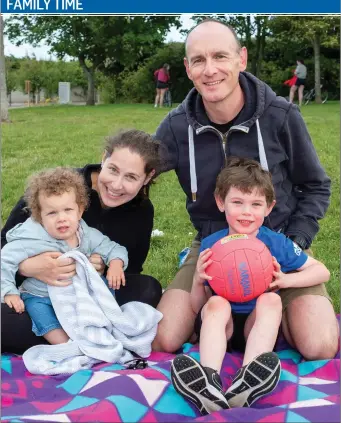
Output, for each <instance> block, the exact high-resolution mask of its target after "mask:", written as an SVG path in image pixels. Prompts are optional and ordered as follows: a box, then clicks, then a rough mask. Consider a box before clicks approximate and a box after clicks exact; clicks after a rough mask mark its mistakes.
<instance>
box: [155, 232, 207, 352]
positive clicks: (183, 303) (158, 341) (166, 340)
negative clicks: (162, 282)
mask: <svg viewBox="0 0 341 423" xmlns="http://www.w3.org/2000/svg"><path fill="white" fill-rule="evenodd" d="M199 249H200V242H199V241H195V240H194V241H193V243H192V247H191V251H190V253H189V254H188V256H187V258H186V260H185V262H184V264H183V265H182V266H181V268H180V269H179V271H178V273H177V274H176V276H175V278H174V280H173V282H172V283H171V284H170V285H169V286H168V287H167V289H166V291H165V292H164V294H163V295H162V297H161V301H160V303H159V305H158V306H157V309H158V310H159V311H160V312H161V313H162V314H163V318H162V320H161V321H160V323H159V325H158V330H157V334H156V338H155V340H154V341H153V344H152V348H153V350H154V351H166V352H170V353H172V352H175V351H176V350H178V349H179V348H180V347H181V345H182V344H183V343H184V342H186V341H187V340H188V339H189V338H190V336H191V335H192V333H193V328H194V321H195V317H196V314H195V313H194V311H193V310H192V307H191V302H190V292H191V289H192V284H193V275H194V272H195V267H196V264H197V261H198V256H199Z"/></svg>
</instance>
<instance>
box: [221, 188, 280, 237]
mask: <svg viewBox="0 0 341 423" xmlns="http://www.w3.org/2000/svg"><path fill="white" fill-rule="evenodd" d="M216 202H217V206H218V209H219V210H220V211H221V212H225V216H226V221H227V223H228V224H229V234H230V235H232V234H247V235H251V236H256V235H257V233H258V229H259V228H260V226H262V224H263V222H264V218H265V217H266V216H268V215H269V214H270V212H271V210H272V209H273V207H274V205H275V201H273V203H272V204H271V205H270V206H268V205H267V203H266V199H265V195H264V194H260V192H259V191H258V190H257V189H256V188H254V189H253V191H252V192H251V193H250V194H246V193H243V192H242V191H240V190H239V189H237V188H235V187H232V188H231V189H230V190H229V192H228V193H227V195H226V198H225V200H224V201H223V200H221V198H218V197H216Z"/></svg>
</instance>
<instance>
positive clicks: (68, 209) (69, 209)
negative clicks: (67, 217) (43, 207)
mask: <svg viewBox="0 0 341 423" xmlns="http://www.w3.org/2000/svg"><path fill="white" fill-rule="evenodd" d="M72 210H73V209H71V208H70V207H69V208H67V209H65V211H72Z"/></svg>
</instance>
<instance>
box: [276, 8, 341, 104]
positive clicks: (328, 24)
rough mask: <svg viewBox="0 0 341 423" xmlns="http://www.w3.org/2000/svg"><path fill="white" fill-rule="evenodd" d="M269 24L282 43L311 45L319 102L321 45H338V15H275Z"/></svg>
mask: <svg viewBox="0 0 341 423" xmlns="http://www.w3.org/2000/svg"><path fill="white" fill-rule="evenodd" d="M270 25H271V30H272V33H273V34H274V36H276V38H277V39H278V41H279V42H281V43H282V44H286V45H288V42H290V43H292V42H296V43H297V44H299V43H304V42H309V43H310V44H311V45H312V47H313V50H314V68H315V69H314V70H315V93H316V97H315V101H316V103H321V102H322V100H321V66H320V65H321V63H320V62H321V46H324V47H338V46H339V39H340V19H339V17H329V16H323V17H316V16H312V17H310V16H309V17H308V16H306V17H305V16H304V17H303V16H276V17H273V18H272V19H271V24H270ZM289 40H290V41H289Z"/></svg>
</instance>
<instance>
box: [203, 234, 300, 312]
mask: <svg viewBox="0 0 341 423" xmlns="http://www.w3.org/2000/svg"><path fill="white" fill-rule="evenodd" d="M228 234H229V230H228V229H223V230H221V231H218V232H215V233H214V234H211V235H209V236H208V237H206V238H204V239H203V240H202V241H201V246H200V252H202V251H204V250H206V248H211V247H212V246H213V245H214V244H215V243H216V242H217V241H219V240H220V239H222V238H224V237H225V236H227V235H228ZM257 238H258V239H259V240H260V241H262V242H264V244H265V245H266V246H267V247H268V248H269V250H270V253H271V255H272V256H273V257H275V258H276V260H277V261H278V263H279V264H280V265H281V270H282V272H284V273H286V272H290V271H292V270H297V269H299V268H300V267H302V266H303V265H304V263H305V262H306V261H307V259H308V256H307V254H306V253H305V252H304V251H302V249H301V248H300V247H299V246H298V245H297V244H295V243H294V242H293V241H292V240H291V239H289V238H287V237H286V236H285V235H283V234H281V233H277V232H274V231H272V230H270V229H268V228H266V227H265V226H261V227H260V228H259V232H258V235H257ZM205 284H206V285H208V286H209V284H208V283H207V282H206V283H205ZM212 292H213V294H214V295H216V294H215V293H214V291H213V290H212ZM230 304H231V308H232V311H233V312H234V313H251V311H252V310H253V309H254V308H255V306H256V298H255V299H253V300H251V301H246V302H245V303H234V302H230Z"/></svg>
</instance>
